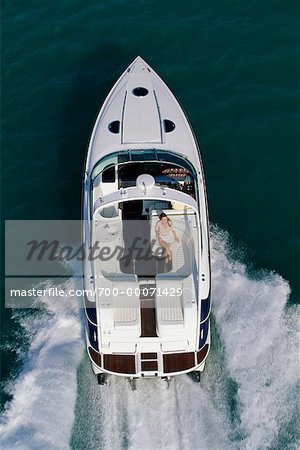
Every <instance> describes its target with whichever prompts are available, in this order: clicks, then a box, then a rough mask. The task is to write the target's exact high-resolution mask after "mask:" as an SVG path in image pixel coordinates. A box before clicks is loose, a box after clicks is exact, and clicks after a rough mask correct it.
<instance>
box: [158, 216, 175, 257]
mask: <svg viewBox="0 0 300 450" xmlns="http://www.w3.org/2000/svg"><path fill="white" fill-rule="evenodd" d="M155 233H156V239H157V241H158V243H159V245H160V246H161V247H163V249H164V250H165V260H166V263H169V262H171V261H172V250H171V244H173V242H174V241H176V242H179V239H178V237H177V235H176V231H175V229H174V227H173V225H172V221H171V220H170V219H169V217H168V216H167V214H165V213H161V214H160V216H159V221H158V222H157V224H156V226H155Z"/></svg>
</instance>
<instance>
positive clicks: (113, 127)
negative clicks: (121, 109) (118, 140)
mask: <svg viewBox="0 0 300 450" xmlns="http://www.w3.org/2000/svg"><path fill="white" fill-rule="evenodd" d="M108 129H109V131H110V132H111V133H113V134H118V133H119V132H120V121H119V120H114V121H113V122H110V124H109V125H108Z"/></svg>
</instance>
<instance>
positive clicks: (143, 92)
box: [132, 87, 149, 97]
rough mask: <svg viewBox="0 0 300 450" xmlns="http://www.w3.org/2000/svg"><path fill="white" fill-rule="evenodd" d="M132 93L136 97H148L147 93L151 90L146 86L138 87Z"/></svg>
mask: <svg viewBox="0 0 300 450" xmlns="http://www.w3.org/2000/svg"><path fill="white" fill-rule="evenodd" d="M132 93H133V95H135V96H136V97H146V95H148V94H149V91H148V89H146V88H144V87H136V88H134V89H133V91H132Z"/></svg>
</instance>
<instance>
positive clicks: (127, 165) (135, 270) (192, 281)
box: [83, 56, 211, 383]
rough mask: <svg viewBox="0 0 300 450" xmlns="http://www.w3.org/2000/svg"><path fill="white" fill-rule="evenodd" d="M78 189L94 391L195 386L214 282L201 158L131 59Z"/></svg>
mask: <svg viewBox="0 0 300 450" xmlns="http://www.w3.org/2000/svg"><path fill="white" fill-rule="evenodd" d="M83 191H84V192H83V195H84V199H83V224H84V225H83V241H84V243H85V246H86V249H89V251H87V257H86V259H85V261H84V264H83V271H84V289H85V311H86V338H87V350H88V354H89V357H90V359H91V363H92V367H93V370H94V372H95V374H97V375H98V380H99V382H100V383H102V382H103V381H104V379H105V376H106V375H107V374H113V375H118V376H124V377H128V378H130V379H131V380H135V379H136V378H140V377H165V378H167V379H169V378H170V377H171V376H174V375H179V374H183V373H188V372H194V374H195V375H196V378H199V377H198V375H199V374H200V372H202V371H203V369H204V365H205V360H206V358H207V355H208V352H209V348H210V323H209V314H210V280H211V276H210V254H209V229H208V212H207V200H206V191H205V180H204V174H203V168H202V163H201V157H200V153H199V149H198V146H197V143H196V140H195V137H194V135H193V132H192V130H191V127H190V125H189V123H188V120H187V118H186V116H185V114H184V112H183V110H182V109H181V107H180V105H179V104H178V102H177V100H176V99H175V97H174V95H173V94H172V93H171V91H170V89H169V88H168V87H167V86H166V84H165V83H164V82H163V81H162V80H161V78H160V77H159V76H158V75H157V74H156V73H155V72H154V70H153V69H152V68H151V67H150V66H149V65H148V64H147V63H146V62H145V61H144V60H143V59H142V58H141V57H139V56H138V57H137V58H136V59H135V60H134V61H133V63H132V64H131V65H130V66H129V67H128V68H127V69H126V71H125V72H124V73H123V74H122V75H121V77H120V78H119V80H118V81H117V82H116V84H115V85H114V87H113V88H112V90H111V91H110V93H109V95H108V97H107V98H106V100H105V102H104V104H103V106H102V108H101V110H100V113H99V115H98V118H97V121H96V124H95V126H94V129H93V133H92V136H91V140H90V143H89V149H88V154H87V159H86V166H85V177H84V187H83Z"/></svg>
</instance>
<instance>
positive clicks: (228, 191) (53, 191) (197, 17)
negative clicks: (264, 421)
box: [1, 0, 300, 449]
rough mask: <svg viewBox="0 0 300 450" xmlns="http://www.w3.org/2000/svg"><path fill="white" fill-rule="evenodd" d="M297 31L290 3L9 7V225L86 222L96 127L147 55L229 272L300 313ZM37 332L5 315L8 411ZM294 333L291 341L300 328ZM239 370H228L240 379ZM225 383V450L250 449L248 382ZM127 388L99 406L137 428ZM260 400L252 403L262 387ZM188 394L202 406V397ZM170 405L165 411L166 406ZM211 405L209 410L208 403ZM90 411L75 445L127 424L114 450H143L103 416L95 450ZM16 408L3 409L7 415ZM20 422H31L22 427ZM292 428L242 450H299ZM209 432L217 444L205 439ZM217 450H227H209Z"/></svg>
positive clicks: (5, 91) (7, 2)
mask: <svg viewBox="0 0 300 450" xmlns="http://www.w3.org/2000/svg"><path fill="white" fill-rule="evenodd" d="M299 21H300V9H299V3H298V2H297V1H292V0H290V1H285V2H283V1H279V0H272V1H271V0H266V1H264V2H259V1H256V0H253V1H250V2H245V1H233V0H223V1H221V0H213V1H202V0H200V1H198V2H197V1H194V0H193V1H190V0H187V1H185V2H183V1H176V0H174V1H170V0H166V1H157V0H156V1H154V0H153V1H147V0H146V1H131V2H127V1H123V0H111V1H108V2H105V1H101V0H100V1H99V0H98V1H96V0H89V1H87V2H81V1H79V0H61V1H53V2H46V1H38V0H31V1H22V0H4V1H3V2H2V3H1V33H2V37H1V60H2V65H1V89H2V97H1V113H2V114H1V120H2V125H1V141H2V167H1V175H2V213H3V214H2V217H3V218H4V219H20V220H21V219H22V220H23V219H79V218H80V210H81V181H82V171H83V163H84V159H85V154H86V150H87V145H88V141H89V137H90V134H91V130H92V127H93V124H94V121H95V118H96V115H97V113H98V111H99V109H100V106H101V104H102V102H103V101H104V99H105V97H106V95H107V93H108V91H109V89H110V88H111V87H112V85H113V84H114V82H115V81H116V79H117V78H118V76H119V75H120V74H121V73H122V72H123V70H124V69H125V68H126V67H127V66H128V65H129V64H130V62H131V61H132V60H133V59H134V58H135V57H136V56H137V55H140V56H142V57H143V58H144V59H145V60H146V61H147V62H148V63H149V64H150V65H151V66H152V67H153V68H154V69H155V70H156V71H157V72H158V74H159V75H160V76H161V77H162V78H163V80H164V81H165V82H166V83H167V84H168V86H169V87H170V88H171V90H172V91H173V92H174V94H175V95H176V97H177V98H178V100H179V101H180V103H181V104H182V106H183V108H184V110H185V111H186V113H187V115H188V118H189V120H190V122H191V124H192V126H193V129H194V131H195V134H196V136H197V139H198V142H199V144H200V147H201V151H202V158H203V163H204V169H205V174H206V183H207V190H208V201H209V213H210V221H211V223H212V224H217V225H218V226H219V228H218V230H219V231H217V232H216V231H215V233H216V236H217V237H216V242H219V240H220V236H221V235H222V233H223V231H220V230H226V231H227V232H228V233H229V237H228V238H226V239H227V240H228V242H229V243H228V246H229V247H230V255H231V258H233V259H235V260H238V261H242V263H243V264H244V265H245V267H246V269H245V270H246V272H247V273H248V274H249V277H251V274H254V275H253V276H254V278H256V279H257V280H263V281H262V283H265V284H263V286H264V288H265V289H267V288H266V287H265V286H266V283H267V281H266V279H267V278H268V279H269V278H270V277H272V274H274V278H272V283H271V284H272V286H277V287H278V289H277V290H276V289H275V288H274V290H271V291H270V292H269V291H268V296H269V297H268V298H269V301H270V302H272V301H274V311H275V310H276V308H277V305H278V304H279V303H280V301H281V300H278V299H277V294H278V293H279V294H278V295H280V292H281V289H282V290H284V288H283V284H280V283H279V281H278V285H277V284H276V283H277V281H276V282H275V281H274V280H277V278H276V277H277V275H275V273H276V274H279V275H278V276H281V277H282V280H286V281H282V283H287V284H288V285H289V289H290V290H291V294H290V295H287V296H286V301H285V302H283V301H282V302H283V303H282V311H284V310H286V309H289V308H290V309H291V311H294V310H293V308H295V305H296V303H297V302H298V299H299V293H300V292H299V291H300V289H299V192H300V186H299V142H300V127H299V79H300V77H299V76H300V63H299V61H300V58H299V56H300V55H299V43H300V35H299ZM218 248H219V247H218ZM216 260H217V261H219V260H218V258H216ZM220 264H221V263H220ZM216 267H219V266H217V265H216ZM266 273H267V275H266ZM3 275H4V269H3ZM264 277H265V278H264ZM224 280H225V281H226V278H224ZM216 284H218V283H216ZM261 286H262V285H261ZM268 286H269V285H268ZM247 289H250V288H249V286H248V285H247V283H246V282H245V296H247V295H248V290H247ZM268 289H270V287H268ZM272 289H273V288H272ZM220 293H221V288H220ZM220 295H221V294H220ZM232 295H233V296H234V293H233V294H232ZM282 295H283V296H284V295H285V294H282ZM272 296H273V297H272ZM271 297H272V298H271ZM249 301H250V300H249ZM276 302H277V303H276ZM2 304H4V302H2ZM216 304H218V303H216ZM280 304H281V303H280ZM254 307H255V306H254V305H253V308H254ZM270 311H272V310H270ZM52 313H53V311H52V312H51V314H52ZM235 313H236V314H238V311H235ZM53 314H54V313H53ZM215 315H216V317H217V323H218V326H216V328H215V330H214V332H213V335H215V342H219V341H218V339H220V345H219V346H217V345H216V344H215V345H216V347H215V353H214V356H213V357H212V361H213V363H211V366H210V368H209V369H208V372H209V373H210V374H212V379H214V380H216V375H213V372H214V371H213V367H215V366H214V364H218V363H217V360H218V358H217V356H219V357H221V354H220V348H222V346H224V345H225V346H226V338H225V337H224V336H225V335H226V333H225V332H224V333H223V335H222V332H221V331H220V330H221V329H222V319H221V316H220V315H219V316H218V307H216V313H215ZM292 315H293V314H292ZM54 316H55V314H54ZM54 316H53V317H54ZM253 316H255V317H256V313H254V312H253ZM51 317H52V316H51ZM276 317H277V316H276ZM276 317H273V316H272V313H270V316H269V320H270V323H268V325H266V326H269V327H272V320H274V321H276V320H277V319H276ZM218 319H219V322H218ZM37 320H38V318H37V316H36V315H34V314H31V315H30V314H28V313H26V312H25V313H23V314H21V313H19V314H17V315H16V314H14V313H12V312H11V311H8V310H5V309H4V308H3V307H2V351H3V352H2V353H3V358H2V374H3V378H4V381H3V383H2V386H3V387H4V394H3V397H2V398H3V403H4V402H5V401H7V400H10V399H12V398H17V394H16V391H14V384H16V385H18V380H19V377H20V373H21V374H22V373H23V372H22V370H24V369H23V368H24V367H26V364H27V362H28V361H31V360H30V348H31V347H30V345H31V343H32V340H33V339H34V338H36V337H37V336H38V334H37V333H38V331H37V329H38V325H37V323H38V322H36V321H37ZM266 320H267V318H266ZM289 320H293V319H289ZM258 321H259V316H258ZM24 322H25V323H26V326H24ZM33 323H34V330H35V331H34V332H32V333H31V332H30V331H28V330H31V328H30V327H31V325H32V324H33ZM43 323H44V322H43ZM253 326H255V325H253ZM285 326H286V329H290V328H289V327H292V325H291V323H290V322H288V324H285ZM219 334H220V336H221V337H218V336H219ZM33 336H34V338H33ZM222 336H223V339H224V342H222ZM269 337H270V336H269ZM282 340H284V337H282V338H281V341H282ZM287 347H288V346H287ZM28 352H29V353H28ZM28 355H29V356H28ZM223 357H224V356H223ZM225 359H226V358H225ZM30 364H33V363H32V361H31V362H29V365H30ZM226 364H227V363H226ZM226 364H225V365H224V366H222V367H221V369H220V368H219V369H218V370H219V372H222V371H223V370H225V369H224V367H225V366H226V367H227V366H228V367H229V366H230V364H227V365H226ZM86 365H87V362H86V359H84V360H83V361H82V362H81V365H80V366H79V370H78V374H77V383H78V391H77V393H78V394H82V393H83V398H89V402H87V403H88V404H89V405H91V404H93V402H92V400H91V398H90V397H88V394H87V393H86V390H87V389H88V388H87V387H86V385H85V383H83V381H82V380H83V379H84V373H85V370H84V368H86ZM218 367H219V366H218ZM228 367H227V369H226V370H229V372H230V369H228ZM86 370H87V371H88V369H87V368H86ZM291 371H292V369H291ZM229 372H228V373H229ZM25 373H26V372H25ZM293 373H294V372H293ZM227 375H228V376H227ZM227 375H226V374H225V377H226V380H227V381H226V386H227V387H226V392H227V393H228V394H227V395H228V398H227V400H226V399H223V398H222V402H225V403H226V402H227V404H228V411H227V413H224V414H225V416H226V414H227V419H228V417H231V419H230V420H229V419H228V421H229V422H230V423H231V425H230V426H229V425H227V422H226V426H225V425H224V427H225V428H226V427H227V426H229V428H230V427H231V428H230V431H229V432H224V433H225V434H224V435H226V442H225V440H224V448H230V447H231V445H230V442H231V443H232V442H234V443H235V444H236V443H237V442H240V443H241V444H240V446H241V447H242V442H247V441H244V440H245V439H246V437H247V436H248V437H249V436H251V430H250V431H249V429H250V428H251V427H250V428H249V429H247V427H246V428H245V425H244V428H243V427H241V428H240V429H239V425H238V423H237V422H239V421H240V422H243V420H242V418H241V417H242V416H241V415H242V412H241V411H243V408H245V403H244V404H243V403H242V405H244V406H241V410H239V407H238V406H237V404H238V400H236V396H237V392H238V389H239V388H238V386H240V385H241V383H242V382H240V381H238V380H239V375H238V374H237V373H236V372H234V371H233V372H230V375H229V374H227ZM87 380H88V381H87V383H88V385H90V386H91V389H97V386H96V385H95V382H94V380H93V379H92V377H91V375H90V374H89V375H88V376H87ZM293 380H294V378H293ZM180 383H181V384H178V385H177V387H176V386H175V388H174V389H175V391H176V392H175V393H174V392H173V391H172V392H173V394H174V396H175V394H176V395H177V394H178V392H181V390H184V385H182V382H180ZM239 383H240V384H239ZM282 383H284V379H283V380H282ZM205 386H206V388H207V390H208V391H214V392H220V391H222V389H221V387H220V386H219V384H218V382H217V381H215V383H212V384H210V383H209V381H208V378H206V381H205ZM218 386H219V387H218ZM123 388H124V386H123V385H122V386H119V385H118V384H113V386H112V390H111V392H113V396H114V398H115V397H117V403H116V401H115V402H114V400H112V399H109V398H107V396H108V394H107V393H105V394H103V395H102V394H99V393H98V394H97V395H96V397H95V398H96V399H97V401H99V403H101V402H104V403H103V404H107V405H108V404H109V403H110V401H111V402H112V404H114V405H116V404H118V405H119V409H122V408H123V409H124V408H125V407H124V404H126V405H127V407H128V408H127V414H128V411H129V412H130V411H132V409H130V408H133V404H135V403H134V402H136V399H135V400H132V399H131V398H130V397H128V398H127V394H126V395H125V394H122V392H123V391H122V389H123ZM252 388H253V392H254V391H255V389H256V388H255V384H253V386H252ZM124 389H125V388H124ZM176 389H177V390H176ZM188 389H190V390H191V389H192V388H191V387H190V386H189V387H188ZM218 389H219V390H218ZM224 389H225V388H224ZM294 389H295V386H294V385H293V384H292V388H291V390H290V391H289V394H288V395H287V398H292V397H293V393H294V392H295V391H294ZM249 390H250V391H251V388H249ZM147 392H148V391H147ZM147 392H146V394H145V396H146V397H143V394H141V393H140V394H139V395H140V400H141V401H142V402H143V401H145V398H146V400H147V398H148V397H147V395H149V396H150V393H151V392H150V391H149V392H150V393H149V392H148V394H147ZM172 392H171V394H170V395H173V394H172ZM188 392H189V394H188V395H190V396H191V398H192V397H193V395H192V391H188ZM122 395H125V397H124V398H123V397H122ZM161 395H162V398H164V396H165V393H164V392H163V393H162V394H161ZM178 395H179V394H178ZM201 395H202V394H201ZM267 395H268V394H267ZM203 396H204V397H205V394H203ZM204 397H203V398H200V400H199V401H201V400H205V398H204ZM80 398H81V397H80V395H79V397H77V403H76V407H75V409H74V411H75V419H74V418H73V419H74V424H75V425H72V426H73V428H72V430H73V431H72V437H71V440H70V442H71V445H72V446H73V448H100V447H101V448H102V447H103V448H106V447H107V446H108V447H109V442H110V439H113V434H114V431H113V430H114V429H117V428H118V426H119V425H118V423H122V427H123V428H122V430H123V431H122V432H121V431H120V430H119V434H120V436H121V437H120V440H119V441H116V442H115V441H113V442H115V444H114V446H112V447H111V448H119V447H120V446H121V447H124V448H126V447H128V446H129V447H130V446H131V448H139V445H140V441H139V440H136V441H132V442H134V443H133V444H132V443H131V444H130V442H131V441H130V436H131V434H130V427H131V426H132V424H131V423H130V420H129V419H128V417H125V416H122V417H119V416H118V417H119V422H118V423H115V428H113V426H112V425H110V426H111V427H112V428H111V429H110V427H109V426H107V427H106V428H105V427H104V425H103V421H104V419H103V417H102V416H101V417H100V416H98V415H97V417H98V419H99V421H100V422H102V428H101V427H100V426H99V430H100V428H101V430H102V431H101V433H102V434H101V433H100V432H99V433H98V430H97V426H96V424H95V423H94V424H93V425H92V427H91V435H92V436H93V437H94V440H93V441H89V442H90V443H89V444H86V447H85V443H84V442H85V441H84V440H83V438H82V437H80V432H79V431H81V432H83V429H84V430H86V426H83V425H82V424H83V423H84V424H86V423H88V419H87V418H86V417H82V415H83V413H82V410H83V409H84V402H83V404H81V403H80V402H81V401H82V400H80ZM220 398H221V397H220ZM168 401H169V400H168ZM122 402H123V403H122ZM132 402H133V403H132ZM9 405H10V404H9V403H7V404H6V411H9V408H10V406H9ZM128 405H129V406H128ZM130 405H131V406H130ZM135 406H136V407H138V403H137V404H136V405H135ZM156 406H157V407H158V406H159V405H156ZM169 406H170V405H169ZM90 407H91V406H90ZM284 407H286V405H285V406H284ZM115 408H117V407H116V406H115ZM170 408H171V406H170ZM171 409H172V408H171ZM221 409H222V408H221ZM258 409H259V405H258ZM125 410H126V408H125ZM208 410H209V407H207V410H206V411H208ZM12 411H13V408H12ZM22 411H23V412H24V410H23V409H22V408H21V409H20V412H19V414H21V415H22V414H23V412H22ZM172 411H173V410H172ZM293 411H294V410H293ZM8 414H9V413H8ZM11 414H12V415H13V412H12V413H11ZM86 414H87V413H86ZM97 414H98V413H97ZM124 414H125V413H124ZM174 414H175V412H174ZM293 414H294V412H293V413H292V414H291V417H292V418H291V419H290V420H287V419H286V420H285V421H284V420H283V419H282V420H281V422H276V421H275V422H274V429H275V428H276V429H277V434H276V433H275V434H276V436H275V434H274V436H275V437H274V436H273V438H272V439H273V440H271V438H269V440H268V437H266V439H265V440H264V439H262V440H259V439H256V438H255V439H254V438H253V439H254V440H253V441H249V442H250V444H249V443H248V444H247V443H246V444H245V448H282V449H283V448H296V445H297V444H295V442H296V437H297V428H296V420H295V418H294V417H295V416H294V415H293ZM125 415H126V414H125ZM265 415H268V411H265ZM83 416H84V415H83ZM124 417H125V418H124ZM5 420H8V419H7V418H6V419H5ZM136 420H137V423H138V418H137V419H136ZM194 420H197V417H196V418H194ZM274 420H275V419H274ZM70 421H71V419H70ZM71 422H72V421H71ZM104 422H105V421H104ZM5 423H8V422H4V429H5ZM224 423H225V422H224ZM232 424H233V425H232ZM215 425H216V424H214V426H215ZM248 425H249V424H248ZM15 426H16V425H15ZM103 427H104V428H105V430H104V431H105V432H104V431H103ZM137 429H139V428H137ZM16 430H17V428H16ZM201 430H202V431H203V433H204V434H205V433H206V432H207V429H206V428H205V429H201ZM201 430H200V431H201ZM278 430H279V431H278ZM140 432H141V433H142V429H141V430H140ZM161 432H162V431H161ZM23 433H24V436H25V437H26V439H27V441H26V439H25V441H24V442H25V447H20V448H35V447H34V445H35V444H34V442H33V441H32V440H31V439H32V436H31V435H30V431H28V430H27V431H26V432H25V431H24V430H23ZM97 433H98V434H97ZM105 433H106V434H105ZM122 433H123V434H122ZM162 434H163V433H162ZM83 435H85V434H84V433H83ZM104 435H105V438H104ZM124 436H125V437H124ZM126 436H127V437H126ZM255 436H256V435H255ZM266 436H267V433H266ZM21 437H22V430H21V429H19V430H17V431H16V434H15V437H14V438H11V439H15V440H12V441H8V442H9V444H10V445H11V443H12V442H13V443H14V444H15V445H16V448H19V447H17V443H18V442H19V439H21ZM87 439H88V438H87ZM149 439H150V438H149ZM186 439H187V438H185V440H184V441H182V442H181V444H180V443H177V444H178V448H197V447H195V445H196V444H192V443H190V445H189V443H188V441H187V440H186ZM207 439H208V438H207ZM227 440H228V442H229V444H228V442H227ZM55 442H56V443H55ZM57 442H60V444H57ZM86 442H87V441H86ZM91 442H92V443H91ZM191 442H192V441H191ZM203 442H204V441H203ZM207 442H209V439H208V440H207ZM216 442H222V439H221V438H220V441H216ZM253 442H254V444H253ZM162 443H164V445H165V442H164V440H163V439H161V440H160V441H157V442H156V441H155V443H154V444H153V446H152V448H155V447H157V448H158V447H160V446H161V445H162ZM175 444H176V440H175V441H174V442H173V444H171V445H173V446H171V447H170V448H176V447H175ZM43 445H44V446H43ZM43 445H42V446H41V447H39V448H64V447H62V446H61V445H62V444H61V441H54V444H51V445H50V444H49V443H48V444H47V445H48V447H47V445H46V444H43ZM214 445H217V444H216V443H214ZM218 445H220V444H218ZM228 445H229V447H228ZM243 445H244V444H243ZM247 445H248V447H247ZM251 445H252V447H251ZM289 445H290V447H289ZM293 445H294V447H293ZM232 446H233V444H232ZM237 446H238V447H239V444H237ZM149 448H150V447H149ZM198 448H202V447H201V445H199V447H198ZM206 448H217V447H213V446H212V447H209V444H206Z"/></svg>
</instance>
